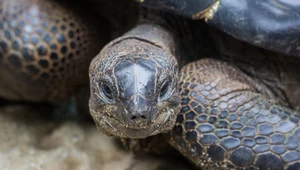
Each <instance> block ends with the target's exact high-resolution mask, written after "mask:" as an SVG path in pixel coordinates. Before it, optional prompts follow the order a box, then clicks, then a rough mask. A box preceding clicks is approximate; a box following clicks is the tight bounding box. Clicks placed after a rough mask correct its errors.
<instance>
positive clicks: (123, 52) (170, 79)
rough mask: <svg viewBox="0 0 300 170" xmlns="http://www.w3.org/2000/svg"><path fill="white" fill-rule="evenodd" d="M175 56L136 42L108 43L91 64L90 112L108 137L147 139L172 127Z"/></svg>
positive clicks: (175, 99) (175, 98)
mask: <svg viewBox="0 0 300 170" xmlns="http://www.w3.org/2000/svg"><path fill="white" fill-rule="evenodd" d="M177 78H178V66H177V61H176V59H175V57H173V56H172V55H171V54H170V53H168V52H166V51H165V50H163V49H162V48H160V47H158V46H156V45H154V44H151V43H149V42H145V41H141V40H137V39H125V40H119V41H114V42H113V43H110V44H108V45H107V46H106V47H104V49H103V50H102V51H101V52H100V54H99V55H98V56H97V57H95V58H94V60H93V61H92V63H91V65H90V86H91V88H90V89H91V97H90V104H89V105H90V112H91V115H92V117H93V119H94V120H95V122H96V125H97V127H98V128H100V129H101V130H102V131H104V132H105V133H106V134H108V135H116V136H121V137H126V138H145V137H147V136H151V135H155V134H158V133H162V132H167V131H169V130H171V128H172V127H173V126H174V124H175V120H176V114H177V111H178V110H177V109H178V107H179V96H178V88H177Z"/></svg>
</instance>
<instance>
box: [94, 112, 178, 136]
mask: <svg viewBox="0 0 300 170" xmlns="http://www.w3.org/2000/svg"><path fill="white" fill-rule="evenodd" d="M91 112H92V111H91ZM93 112H94V113H95V111H93ZM175 114H176V109H175V108H169V109H165V110H164V111H162V112H161V113H160V114H159V116H157V118H156V119H154V120H153V121H152V122H150V123H148V124H139V123H138V122H137V123H135V124H124V123H122V121H120V120H118V119H117V118H116V117H114V116H112V115H107V114H102V115H101V116H100V117H99V118H98V121H95V122H96V125H97V127H98V128H99V129H101V130H103V131H105V132H106V133H108V134H111V135H114V136H119V137H124V138H146V137H149V136H153V135H156V134H158V133H166V132H168V131H170V130H171V129H172V128H173V126H174V125H175V121H176V115H175ZM98 115H99V114H98Z"/></svg>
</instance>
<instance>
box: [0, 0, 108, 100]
mask: <svg viewBox="0 0 300 170" xmlns="http://www.w3.org/2000/svg"><path fill="white" fill-rule="evenodd" d="M71 6H72V5H70V4H63V3H62V2H61V1H53V0H43V1H41V0H2V1H0V37H1V40H0V82H1V83H0V97H4V98H6V99H9V100H26V101H55V100H59V99H66V98H67V97H69V96H70V94H71V93H72V92H73V91H74V89H75V88H77V87H78V86H81V85H83V84H88V66H89V63H90V61H91V59H92V58H93V57H94V56H96V54H97V53H98V52H99V51H100V49H101V47H102V46H103V45H104V43H105V41H106V40H107V36H106V35H108V34H107V33H106V32H105V27H96V26H95V24H91V22H90V21H91V20H90V18H92V17H91V16H88V19H87V17H85V16H84V14H83V13H81V12H80V10H78V9H77V8H75V7H74V8H73V7H71ZM103 25H105V23H103ZM101 34H102V35H101Z"/></svg>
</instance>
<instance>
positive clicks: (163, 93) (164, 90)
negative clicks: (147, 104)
mask: <svg viewBox="0 0 300 170" xmlns="http://www.w3.org/2000/svg"><path fill="white" fill-rule="evenodd" d="M169 88H170V81H168V80H166V81H165V82H164V83H163V85H162V87H161V88H160V94H159V97H160V98H161V99H162V100H164V99H165V98H166V97H167V96H168V92H169Z"/></svg>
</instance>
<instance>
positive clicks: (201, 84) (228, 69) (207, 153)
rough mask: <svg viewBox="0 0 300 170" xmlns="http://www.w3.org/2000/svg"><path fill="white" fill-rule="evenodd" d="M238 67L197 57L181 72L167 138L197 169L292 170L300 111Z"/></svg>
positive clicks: (296, 163)
mask: <svg viewBox="0 0 300 170" xmlns="http://www.w3.org/2000/svg"><path fill="white" fill-rule="evenodd" d="M248 80H249V78H247V77H246V75H245V74H244V73H243V72H241V71H240V70H239V69H237V68H235V67H234V66H232V65H229V64H227V63H224V62H220V61H216V60H212V59H202V60H199V61H196V62H194V63H190V64H188V65H186V66H185V67H184V68H183V69H182V70H181V76H180V95H181V97H182V99H181V104H182V109H181V111H180V114H179V115H178V117H177V122H176V126H175V127H174V129H173V130H172V132H171V133H170V134H169V137H170V138H169V142H170V143H171V145H173V146H174V147H175V148H177V149H178V150H179V151H180V152H181V153H182V154H184V155H185V156H186V157H188V158H189V159H190V160H192V161H193V162H194V163H196V164H197V165H198V166H199V167H201V168H202V169H240V168H243V169H244V168H245V169H272V170H280V169H288V170H292V169H297V167H298V168H299V167H300V146H299V143H300V142H299V141H300V127H299V119H300V113H297V112H295V111H293V110H290V109H288V108H284V107H282V106H280V105H278V104H276V103H274V102H272V101H270V100H268V99H267V98H266V97H264V96H263V95H262V94H260V93H259V92H258V91H257V90H256V89H255V87H254V86H253V85H251V82H249V81H248Z"/></svg>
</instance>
